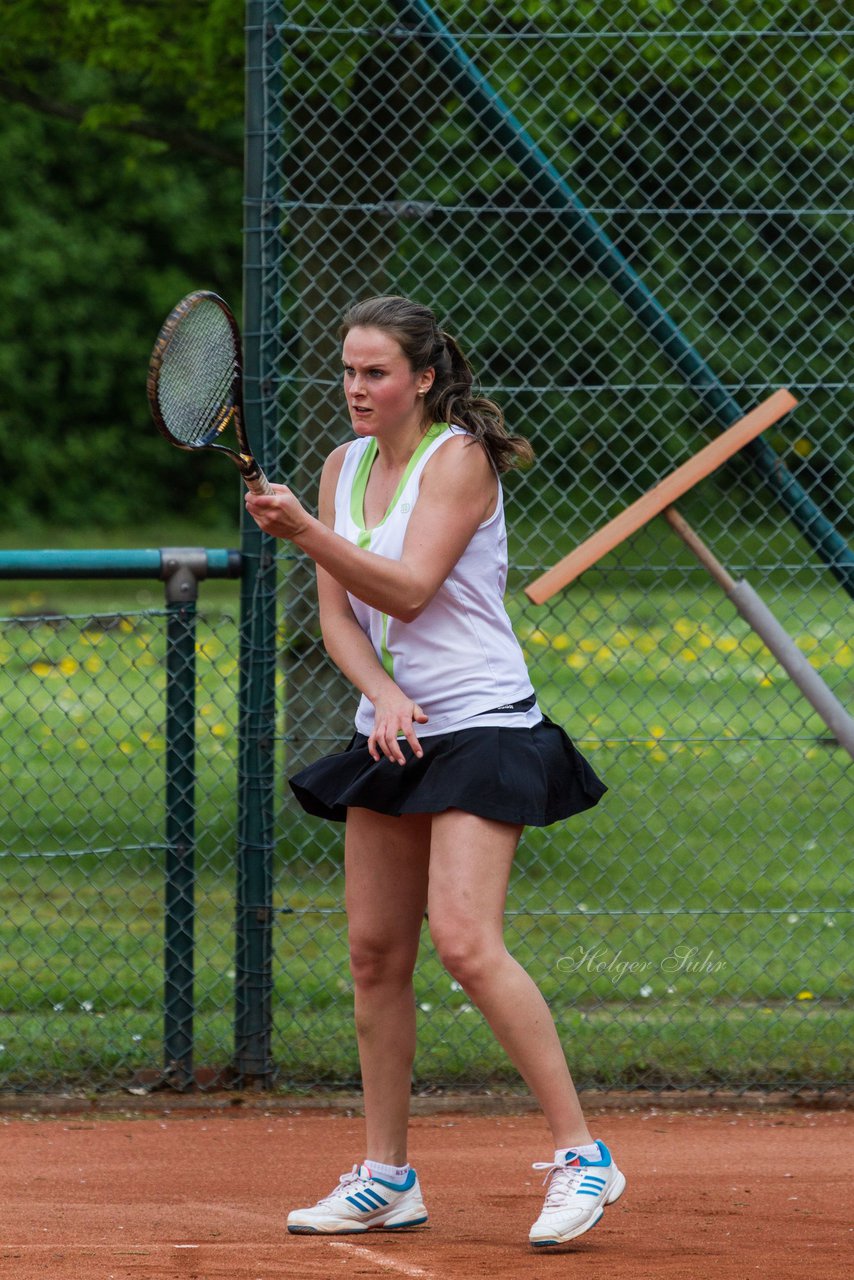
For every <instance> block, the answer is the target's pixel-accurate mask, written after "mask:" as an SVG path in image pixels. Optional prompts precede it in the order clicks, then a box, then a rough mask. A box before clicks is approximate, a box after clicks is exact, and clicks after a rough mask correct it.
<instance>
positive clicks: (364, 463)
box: [350, 422, 448, 548]
mask: <svg viewBox="0 0 854 1280" xmlns="http://www.w3.org/2000/svg"><path fill="white" fill-rule="evenodd" d="M447 429H448V424H447V422H434V423H433V425H432V427H428V429H427V431H426V432H425V434H424V438H423V440H421V442H420V443H419V445H418V447H417V448H416V450H415V452H414V453H413V455H412V457H411V458H410V459H409V461H408V462H407V464H406V470H405V471H404V473H403V475H402V476H401V477H400V483H399V484H398V486H397V489H396V490H395V493H394V497H393V498H392V500H391V502H390V503H389V504H388V507H387V508H386V513H385V515H384V516H383V518H382V520H380V521H379V523H378V524H375V525H373V527H372V528H370V529H367V528H365V490H366V489H367V487H368V477H369V475H370V474H371V467H372V466H373V465H374V459H375V458H376V456H377V451H378V446H377V441H376V437H375V436H371V438H370V441H369V442H368V447H367V449H366V450H365V452H364V453H363V454H362V456H361V458H360V459H359V465H358V466H357V467H356V474H355V475H354V476H353V488H352V490H351V491H350V518H351V519H352V521H353V524H354V525H355V526H356V528H357V529H358V534H357V535H356V546H357V547H364V548H369V547H370V545H371V534H372V533H373V531H374V529H379V528H380V527H381V526H382V525H384V524H385V522H386V520H388V518H389V516H390V515H391V513H392V511H394V508H395V507H396V506H397V504H398V502H399V501H400V495H401V494H402V493H403V490H404V489H405V488H406V485H407V482H408V480H409V477H410V476H411V475H412V472H413V471H414V470H415V467H416V466H417V465H418V463H419V462H420V460H421V458H422V457H423V456H424V453H425V451H426V450H427V448H428V446H429V445H431V444H432V443H433V441H434V440H435V439H436V438H437V436H440V435H441V434H442V432H443V431H447Z"/></svg>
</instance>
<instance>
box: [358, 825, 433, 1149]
mask: <svg viewBox="0 0 854 1280" xmlns="http://www.w3.org/2000/svg"><path fill="white" fill-rule="evenodd" d="M429 857H430V822H429V818H426V817H422V816H421V815H405V816H404V817H401V818H389V817H386V816H385V815H384V814H379V813H372V812H371V811H370V810H368V809H350V810H348V814H347V835H346V841H345V855H344V860H345V870H346V902H347V920H348V927H349V938H350V968H351V972H352V974H353V984H354V988H355V999H354V1006H355V1016H356V1035H357V1038H358V1042H359V1061H360V1063H361V1068H362V1086H363V1090H364V1102H365V1128H366V1138H367V1147H366V1151H365V1154H366V1156H368V1157H370V1158H371V1159H374V1160H378V1161H381V1162H382V1163H383V1164H395V1165H397V1164H405V1163H406V1138H407V1128H408V1123H409V1099H410V1093H411V1088H412V1060H413V1058H414V1056H415V993H414V990H413V985H412V973H413V969H414V967H415V959H416V956H417V954H418V943H419V940H420V936H421V924H422V921H423V919H424V909H425V906H426V902H427V869H428V862H429Z"/></svg>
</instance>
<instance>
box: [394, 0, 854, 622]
mask: <svg viewBox="0 0 854 1280" xmlns="http://www.w3.org/2000/svg"><path fill="white" fill-rule="evenodd" d="M395 8H396V9H397V11H398V13H399V14H400V15H401V18H402V19H403V20H404V21H411V22H412V23H413V25H414V26H415V28H416V29H415V30H414V31H413V33H412V34H413V35H414V36H417V37H418V39H419V40H420V41H421V43H422V44H423V45H424V47H425V49H426V50H427V52H428V53H429V54H430V56H431V57H432V58H433V60H434V62H435V63H436V65H437V66H440V67H441V68H442V70H443V71H444V72H445V74H446V75H447V77H448V81H449V83H450V84H451V85H452V86H453V87H454V89H456V91H457V92H458V93H459V95H460V97H461V98H462V99H463V101H464V102H466V103H467V104H468V106H469V107H470V108H471V110H472V111H473V113H474V115H475V116H476V118H477V119H478V121H479V122H480V123H481V124H482V125H483V126H484V128H485V129H486V130H487V131H488V132H489V133H491V134H493V135H494V136H495V137H496V138H497V139H499V140H500V141H501V143H502V145H503V146H504V147H505V148H506V150H507V154H508V155H509V156H510V157H511V159H512V160H513V161H514V163H515V164H517V165H518V167H519V170H520V172H522V173H523V174H524V175H525V177H526V178H527V179H528V181H529V182H530V183H531V185H532V186H533V187H534V189H535V190H536V191H537V193H538V194H539V195H540V196H541V197H542V199H543V201H544V202H545V204H546V205H547V207H548V208H550V209H553V210H554V211H555V212H556V213H558V214H560V215H561V219H562V221H563V222H564V223H565V224H566V225H567V227H568V229H569V231H570V234H571V235H572V236H573V238H574V239H575V241H576V243H577V244H578V245H579V246H580V247H581V248H582V249H583V250H584V251H585V253H586V254H587V255H588V257H589V258H590V261H591V262H592V263H594V265H595V266H596V267H597V268H598V269H599V270H600V271H601V272H602V274H603V275H604V276H605V278H606V279H607V280H609V281H610V283H611V284H612V285H613V287H614V289H615V290H616V291H617V293H618V294H619V295H620V297H621V298H622V299H623V301H624V302H625V303H626V306H627V307H628V308H629V309H630V310H631V311H632V313H633V314H634V315H635V317H636V318H637V320H638V321H639V322H640V324H641V325H642V326H643V327H644V328H645V329H646V331H647V332H648V333H649V334H650V336H651V337H652V338H653V339H654V340H655V341H656V342H657V343H658V345H659V347H660V348H661V350H662V351H663V352H664V353H665V355H666V356H667V357H668V358H669V359H670V360H671V361H672V363H673V364H674V366H675V367H676V369H677V370H678V372H679V373H680V374H681V375H682V377H683V378H684V379H685V381H686V382H687V384H688V385H689V386H690V387H691V388H692V389H693V390H694V392H695V393H696V394H697V396H698V397H699V399H700V400H701V401H702V402H703V404H705V405H706V406H707V408H708V409H709V410H710V411H711V412H712V414H713V415H714V416H715V418H717V420H718V421H719V422H720V423H721V425H722V426H724V427H728V426H730V425H731V424H732V423H733V422H735V421H736V420H737V419H738V418H740V417H742V416H743V410H742V409H741V408H740V407H739V405H738V404H737V403H736V401H735V400H734V399H733V397H732V396H731V395H730V393H729V391H727V389H726V387H724V386H723V384H722V383H721V381H720V379H719V378H718V377H717V375H716V374H715V373H714V371H713V370H712V369H711V368H710V366H709V365H708V364H707V362H706V361H705V360H704V359H703V357H702V356H701V355H700V353H699V352H698V351H697V350H696V349H695V348H694V347H693V346H692V345H691V343H690V342H689V340H688V338H687V337H686V336H685V334H684V333H683V332H682V330H681V329H680V328H679V326H678V325H677V324H676V322H675V321H674V320H673V318H672V316H670V315H669V314H668V312H667V311H665V309H664V307H662V305H661V303H660V302H659V301H658V300H657V299H656V298H655V296H654V295H653V294H652V293H651V292H650V290H649V289H648V288H647V286H646V285H645V284H644V282H643V280H642V279H641V278H640V276H639V275H638V274H637V272H636V271H635V270H634V268H633V267H632V266H631V265H630V263H629V262H628V261H627V260H626V258H625V257H624V256H623V255H622V254H621V253H620V251H619V249H618V248H617V247H616V245H615V244H614V243H613V241H612V240H611V239H610V238H609V237H608V236H607V235H606V233H605V232H604V231H603V230H602V228H601V227H600V226H599V224H598V223H597V221H596V219H595V218H594V217H593V216H592V214H591V213H590V212H589V211H588V210H587V209H586V208H585V206H584V205H583V204H582V202H581V200H579V198H578V196H577V195H576V194H575V192H574V191H573V190H572V188H571V187H570V186H569V184H568V183H567V182H566V180H565V179H564V178H563V177H562V175H561V174H560V173H559V172H558V170H557V169H556V168H555V166H554V165H553V164H552V162H551V161H550V160H549V158H548V156H547V155H546V154H545V152H544V151H543V150H542V148H540V147H539V146H538V145H537V143H536V142H535V141H534V139H533V138H532V137H531V135H530V134H529V133H528V132H527V130H526V129H525V128H524V126H523V125H522V124H521V122H520V121H519V120H518V119H517V118H516V117H515V116H514V115H513V113H512V111H511V110H510V108H509V107H508V106H507V105H506V103H505V102H504V101H503V100H502V98H501V97H500V95H499V94H498V93H496V91H495V89H494V88H493V87H492V85H491V84H490V82H489V81H488V80H487V79H486V77H485V76H484V75H483V74H482V73H481V71H480V70H479V69H478V67H477V66H476V65H475V63H474V62H473V61H472V59H471V58H470V57H469V56H468V54H467V53H466V52H465V50H464V49H463V47H462V45H461V44H460V43H459V41H458V40H456V39H454V37H453V36H452V35H451V33H450V31H449V30H448V29H447V27H446V26H445V25H444V23H443V22H442V20H441V18H439V17H438V15H437V14H436V13H435V12H434V11H433V9H432V8H431V7H430V5H429V4H426V3H425V2H424V0H395ZM744 452H745V454H746V455H747V456H748V457H749V458H750V461H751V462H752V463H753V464H754V466H755V467H756V468H757V470H758V472H759V474H760V475H761V477H762V479H763V480H764V481H765V483H766V484H767V485H768V486H769V488H770V489H771V491H772V492H773V494H774V497H775V498H776V499H777V501H778V502H779V503H780V505H781V506H782V507H783V509H784V510H785V511H786V512H787V513H788V515H789V516H790V517H791V519H792V521H793V522H794V524H795V525H796V526H797V528H798V529H799V531H800V532H801V534H802V535H803V536H804V538H805V539H806V541H807V542H808V543H809V544H810V545H811V546H812V547H813V549H814V550H815V551H816V552H817V553H818V555H819V556H820V557H821V559H822V561H823V563H824V564H825V565H826V566H827V567H828V568H829V569H830V570H831V571H832V572H833V573H834V574H835V575H836V577H837V578H838V579H839V581H840V582H841V583H842V585H843V586H844V588H845V590H846V591H847V592H848V594H849V595H851V596H854V552H852V551H851V549H850V548H849V547H848V545H847V543H846V542H845V540H844V538H842V536H841V535H840V534H839V533H838V531H837V530H836V528H835V527H834V525H833V524H831V522H830V521H829V520H828V519H827V517H826V516H825V515H824V514H823V513H822V511H821V510H820V508H819V507H817V506H816V504H815V503H814V502H813V500H812V498H811V497H810V496H809V494H808V493H807V492H806V491H805V490H804V489H803V488H802V487H801V485H799V484H798V482H797V480H795V478H794V477H793V476H792V474H791V473H790V472H789V471H788V470H787V469H786V467H784V465H783V463H782V462H781V461H780V459H779V458H778V456H777V454H776V453H775V452H774V450H773V449H772V448H771V446H770V445H769V444H767V443H766V441H765V440H763V439H762V438H761V437H759V438H758V439H756V440H754V441H752V442H751V443H750V444H749V445H747V446H746V447H745V450H744Z"/></svg>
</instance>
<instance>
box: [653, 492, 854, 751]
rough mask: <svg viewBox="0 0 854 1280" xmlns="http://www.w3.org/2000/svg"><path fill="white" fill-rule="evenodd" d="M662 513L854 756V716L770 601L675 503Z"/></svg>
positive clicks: (836, 736) (835, 735)
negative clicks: (726, 562)
mask: <svg viewBox="0 0 854 1280" xmlns="http://www.w3.org/2000/svg"><path fill="white" fill-rule="evenodd" d="M662 515H664V517H665V518H666V520H667V522H668V524H669V525H670V527H671V528H672V529H673V530H674V531H675V532H676V533H678V534H679V537H680V538H681V539H682V541H683V542H684V543H685V545H686V546H687V547H689V548H690V549H691V551H693V552H694V555H695V556H696V557H697V559H698V560H699V561H700V563H701V564H702V565H703V566H704V568H706V569H708V571H709V573H710V574H711V575H712V577H713V578H714V579H715V581H716V582H717V583H719V584H720V586H721V587H723V589H724V591H725V592H726V594H727V595H728V596H729V598H730V600H731V601H732V602H733V604H734V605H735V607H736V609H738V611H739V613H740V614H741V616H742V617H743V618H744V619H745V621H746V622H749V623H750V625H751V627H752V628H753V630H754V631H755V632H756V634H757V635H758V636H759V637H760V639H761V640H763V641H764V642H765V644H766V645H767V647H768V649H769V650H770V651H771V653H773V655H774V657H775V658H776V659H777V661H778V662H779V663H780V666H781V667H782V668H783V670H784V671H785V672H786V674H787V675H789V676H791V678H792V680H794V682H795V684H796V685H797V686H798V688H799V689H800V691H801V693H802V694H803V695H804V697H805V698H806V699H807V701H808V702H809V703H811V705H812V706H813V707H814V708H815V710H816V711H817V712H818V714H819V715H820V716H821V718H822V720H823V721H824V723H825V724H826V725H827V727H828V729H829V730H830V732H831V733H832V734H833V736H834V737H835V738H836V741H837V742H838V743H839V745H840V746H841V747H844V748H845V750H846V751H847V752H848V754H849V755H850V756H851V757H852V758H854V719H852V717H851V716H850V715H849V714H848V712H847V711H846V710H845V708H844V707H843V705H842V703H841V702H840V701H839V699H838V698H837V697H836V694H835V693H833V691H832V690H831V689H829V688H828V686H827V685H826V684H825V682H824V681H823V680H822V678H821V676H820V675H819V673H818V672H817V671H816V669H815V667H813V666H812V664H811V663H810V661H809V659H808V658H807V657H805V655H804V654H802V653H801V651H800V649H799V648H798V646H797V645H796V644H795V642H794V640H793V639H792V638H791V636H790V635H789V634H788V633H787V632H786V631H785V630H784V629H783V627H782V626H781V625H780V623H779V622H778V621H777V619H776V618H775V617H774V615H773V613H772V612H771V610H770V609H769V608H768V606H767V604H765V603H764V601H763V600H762V599H761V598H760V597H759V596H758V595H757V594H756V592H755V591H754V590H753V587H751V586H750V584H749V583H748V582H745V580H744V579H743V578H741V579H740V580H739V581H738V582H736V581H735V579H734V578H733V577H732V575H731V574H730V573H728V571H727V570H726V569H725V568H724V566H723V565H722V564H721V563H720V561H719V560H718V559H717V558H716V557H715V556H714V555H713V554H712V552H711V551H710V550H709V548H708V547H707V546H706V544H705V543H704V542H703V541H702V540H701V539H700V537H699V535H698V534H697V532H696V531H695V530H694V529H692V528H691V526H690V525H689V523H688V521H687V520H686V519H685V517H684V516H682V515H680V514H679V512H678V511H677V510H676V508H675V507H673V506H670V507H665V509H664V511H663V512H662Z"/></svg>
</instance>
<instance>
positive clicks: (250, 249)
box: [234, 0, 276, 1084]
mask: <svg viewBox="0 0 854 1280" xmlns="http://www.w3.org/2000/svg"><path fill="white" fill-rule="evenodd" d="M268 34H269V33H268V32H267V30H266V26H265V22H264V4H263V3H262V2H261V0H249V2H248V3H247V5H246V141H245V175H244V190H245V197H244V205H245V215H244V216H245V223H244V225H245V228H246V229H245V233H244V274H243V367H244V409H245V415H246V427H247V431H248V433H249V438H250V439H251V441H252V444H253V451H254V453H255V455H256V457H258V458H259V459H261V460H262V461H263V462H264V465H266V459H267V458H268V456H269V449H268V442H267V440H266V438H265V434H266V433H265V431H264V425H265V424H264V415H263V413H262V408H261V401H262V384H263V381H264V377H263V371H262V352H261V341H260V333H261V318H262V310H263V297H264V282H263V279H262V265H263V261H264V258H263V248H264V235H265V231H264V204H263V201H264V194H265V175H264V134H263V128H264V106H265V86H264V70H265V65H266V62H265V60H266V58H267V56H268V44H267V36H268ZM274 546H275V539H273V538H271V537H269V535H266V534H262V533H261V532H260V530H259V529H258V528H257V526H256V525H255V523H254V522H253V521H251V520H249V519H248V517H247V516H246V515H245V513H244V515H243V520H242V554H243V567H244V572H243V579H242V583H241V593H240V695H239V696H240V724H239V734H240V743H239V761H238V815H237V826H238V831H237V904H236V910H237V918H236V933H237V937H236V952H235V1028H234V1041H235V1043H234V1072H235V1075H236V1077H237V1079H238V1080H239V1081H243V1082H245V1081H252V1082H254V1083H258V1084H264V1083H266V1082H267V1081H268V1080H269V1078H270V1076H271V1074H272V1052H271V1040H272V1005H271V1001H272V986H273V906H272V898H273V797H274V780H275V751H274V744H275V679H276V652H275V644H276V615H275V586H276V558H275V550H274Z"/></svg>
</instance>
